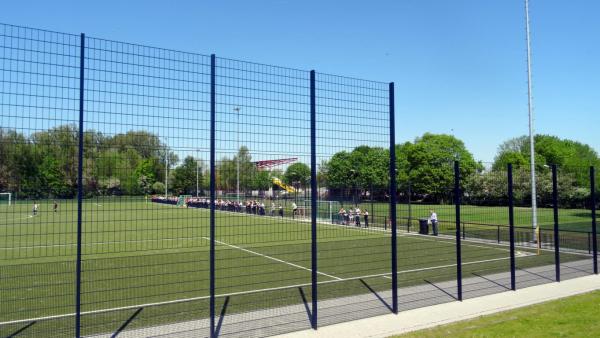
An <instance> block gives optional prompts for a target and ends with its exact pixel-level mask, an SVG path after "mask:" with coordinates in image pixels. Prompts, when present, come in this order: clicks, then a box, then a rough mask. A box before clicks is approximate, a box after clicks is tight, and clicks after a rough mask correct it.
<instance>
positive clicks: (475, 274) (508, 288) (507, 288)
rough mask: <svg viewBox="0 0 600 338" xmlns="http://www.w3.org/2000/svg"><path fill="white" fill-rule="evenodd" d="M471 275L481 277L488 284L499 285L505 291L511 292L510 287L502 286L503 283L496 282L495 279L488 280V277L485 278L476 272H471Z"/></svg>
mask: <svg viewBox="0 0 600 338" xmlns="http://www.w3.org/2000/svg"><path fill="white" fill-rule="evenodd" d="M471 274H472V275H473V276H477V277H479V278H481V279H485V280H486V281H488V282H490V283H492V284H496V285H498V286H500V287H502V288H504V289H506V290H510V287H508V286H506V285H504V284H502V283H498V282H496V281H495V280H493V279H490V278H487V277H485V276H483V275H480V274H478V273H475V272H471Z"/></svg>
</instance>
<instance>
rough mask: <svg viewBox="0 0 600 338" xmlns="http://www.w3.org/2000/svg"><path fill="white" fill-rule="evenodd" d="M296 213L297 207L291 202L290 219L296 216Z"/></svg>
mask: <svg viewBox="0 0 600 338" xmlns="http://www.w3.org/2000/svg"><path fill="white" fill-rule="evenodd" d="M296 212H298V206H297V205H296V203H294V202H292V218H294V216H296Z"/></svg>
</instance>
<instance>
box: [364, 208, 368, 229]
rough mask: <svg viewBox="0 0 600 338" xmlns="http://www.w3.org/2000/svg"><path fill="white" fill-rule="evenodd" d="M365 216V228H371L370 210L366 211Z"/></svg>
mask: <svg viewBox="0 0 600 338" xmlns="http://www.w3.org/2000/svg"><path fill="white" fill-rule="evenodd" d="M364 216H365V228H368V227H369V211H368V210H365V213H364Z"/></svg>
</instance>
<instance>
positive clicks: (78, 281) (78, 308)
mask: <svg viewBox="0 0 600 338" xmlns="http://www.w3.org/2000/svg"><path fill="white" fill-rule="evenodd" d="M84 69H85V34H83V33H82V34H81V43H80V46H79V153H78V155H77V263H76V267H75V274H76V277H75V279H76V280H75V337H77V338H79V337H81V237H82V231H83V229H82V224H81V221H82V210H81V209H82V207H83V100H84V96H83V92H84V82H85V81H84V79H85V78H84V76H85V72H84Z"/></svg>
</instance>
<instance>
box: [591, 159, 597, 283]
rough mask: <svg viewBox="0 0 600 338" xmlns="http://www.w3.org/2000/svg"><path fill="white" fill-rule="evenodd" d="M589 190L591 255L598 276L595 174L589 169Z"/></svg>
mask: <svg viewBox="0 0 600 338" xmlns="http://www.w3.org/2000/svg"><path fill="white" fill-rule="evenodd" d="M590 189H591V202H592V254H593V255H594V257H593V262H594V273H595V274H598V238H597V232H596V172H595V168H594V167H593V166H592V167H590Z"/></svg>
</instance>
